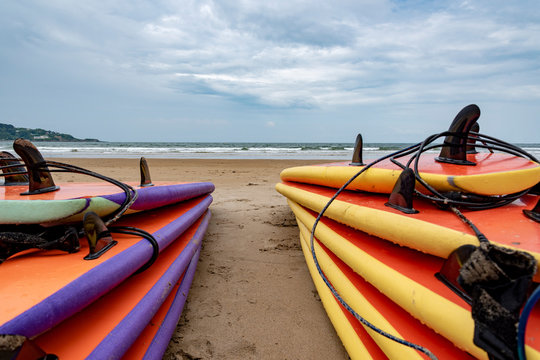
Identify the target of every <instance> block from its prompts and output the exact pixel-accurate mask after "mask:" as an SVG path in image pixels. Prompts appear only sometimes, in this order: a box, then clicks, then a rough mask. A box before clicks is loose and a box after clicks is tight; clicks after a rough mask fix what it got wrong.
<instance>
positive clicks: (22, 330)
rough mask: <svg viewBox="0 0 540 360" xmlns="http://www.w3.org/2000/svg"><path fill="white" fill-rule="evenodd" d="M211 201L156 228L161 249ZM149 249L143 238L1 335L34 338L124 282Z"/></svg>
mask: <svg viewBox="0 0 540 360" xmlns="http://www.w3.org/2000/svg"><path fill="white" fill-rule="evenodd" d="M211 202H212V196H210V195H208V196H207V197H206V198H204V199H203V200H202V201H201V202H199V203H198V204H197V205H195V206H194V207H193V208H191V209H190V210H189V211H187V212H186V213H184V214H182V215H181V216H180V217H178V218H177V219H176V220H174V221H173V222H171V223H169V224H168V225H166V226H164V227H163V228H161V229H160V230H158V231H156V232H155V233H154V234H153V235H154V236H155V238H156V240H157V241H158V243H159V245H160V248H161V249H164V248H166V247H167V246H168V245H169V244H170V243H171V242H172V241H174V240H175V239H176V238H177V237H178V236H180V235H181V234H182V233H183V232H184V231H185V230H186V229H187V228H189V227H190V226H191V225H192V224H193V223H194V222H195V221H196V220H197V219H198V218H199V217H200V216H201V215H202V214H203V213H204V212H205V211H206V209H207V208H208V206H209V205H210V203H211ZM152 252H153V250H152V246H151V244H150V243H149V242H148V241H147V240H146V239H141V240H140V241H138V242H137V243H135V244H133V245H132V246H130V247H129V248H128V249H126V250H124V251H122V252H121V253H119V254H117V255H116V256H114V257H112V258H110V259H108V260H107V261H105V262H103V263H101V264H100V265H98V266H96V267H95V268H93V269H91V270H89V271H88V272H86V273H85V274H83V275H81V276H79V277H78V278H77V279H75V280H73V281H72V282H71V283H69V284H67V285H66V286H64V287H63V288H62V289H60V290H58V291H57V292H55V293H54V294H52V295H51V296H49V297H47V298H46V299H44V300H43V301H41V302H40V303H39V304H36V305H34V306H33V307H31V308H30V309H28V310H26V311H25V312H23V313H21V314H20V315H18V316H16V317H15V318H13V319H12V320H10V321H8V322H6V323H4V324H3V325H2V326H0V334H15V335H23V336H26V337H33V336H36V335H38V334H40V333H42V332H44V331H46V330H48V329H50V328H52V327H53V326H54V325H56V324H58V323H60V322H61V321H63V320H64V319H66V318H68V317H70V316H71V315H73V314H75V313H76V312H78V311H80V310H81V309H83V308H84V307H86V306H87V305H89V304H90V303H92V302H93V301H95V300H96V299H97V298H99V297H100V296H101V295H103V294H105V293H107V292H108V291H110V290H111V289H113V288H114V287H115V286H116V285H118V284H119V283H121V282H122V281H124V279H126V278H127V277H128V276H130V275H131V274H133V273H134V272H135V271H136V270H137V269H138V268H139V267H141V265H143V264H145V263H146V262H147V261H148V260H149V259H150V257H151V256H152Z"/></svg>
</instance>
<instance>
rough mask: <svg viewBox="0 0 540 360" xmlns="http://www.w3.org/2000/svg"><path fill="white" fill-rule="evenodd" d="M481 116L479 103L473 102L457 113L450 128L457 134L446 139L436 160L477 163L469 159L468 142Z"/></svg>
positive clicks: (463, 163)
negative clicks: (470, 133) (474, 125)
mask: <svg viewBox="0 0 540 360" xmlns="http://www.w3.org/2000/svg"><path fill="white" fill-rule="evenodd" d="M479 117H480V108H479V107H478V106H477V105H475V104H471V105H468V106H466V107H464V108H463V109H462V110H461V111H460V112H459V113H458V114H457V115H456V117H455V118H454V121H452V124H451V125H450V128H449V129H448V131H449V132H452V133H455V134H456V135H448V136H447V137H446V138H445V139H444V146H443V147H442V149H441V152H440V154H439V157H437V158H435V160H436V161H439V162H444V163H450V164H457V165H476V164H475V163H473V162H472V161H468V160H467V146H468V145H467V144H468V137H469V131H470V130H471V128H472V126H473V124H474V123H475V122H476V121H477V120H478V118H479Z"/></svg>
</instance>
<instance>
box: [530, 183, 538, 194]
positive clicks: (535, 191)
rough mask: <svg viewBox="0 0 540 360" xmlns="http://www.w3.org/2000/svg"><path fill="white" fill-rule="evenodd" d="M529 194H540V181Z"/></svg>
mask: <svg viewBox="0 0 540 360" xmlns="http://www.w3.org/2000/svg"><path fill="white" fill-rule="evenodd" d="M529 194H531V195H540V182H539V183H538V184H536V185H534V186H533V187H532V188H531V190H529Z"/></svg>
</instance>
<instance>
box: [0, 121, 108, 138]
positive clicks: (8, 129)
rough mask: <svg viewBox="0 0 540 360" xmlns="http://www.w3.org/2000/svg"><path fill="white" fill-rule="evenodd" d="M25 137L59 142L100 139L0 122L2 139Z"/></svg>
mask: <svg viewBox="0 0 540 360" xmlns="http://www.w3.org/2000/svg"><path fill="white" fill-rule="evenodd" d="M18 138H24V139H27V140H30V141H58V142H62V141H65V142H90V141H99V140H98V139H78V138H76V137H74V136H71V135H69V134H62V133H58V132H55V131H49V130H43V129H27V128H17V127H15V126H13V125H10V124H2V123H0V140H15V139H18Z"/></svg>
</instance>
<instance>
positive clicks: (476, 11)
mask: <svg viewBox="0 0 540 360" xmlns="http://www.w3.org/2000/svg"><path fill="white" fill-rule="evenodd" d="M222 3H227V4H226V5H224V4H222ZM0 51H1V56H0V76H1V81H0V122H4V123H11V124H13V125H15V126H22V127H42V128H46V129H52V130H57V131H62V132H69V133H71V134H73V135H75V136H77V137H97V138H100V139H103V140H119V141H141V140H143V141H144V140H146V141H298V142H310V141H329V142H332V141H347V142H353V141H354V138H355V136H356V133H357V132H362V133H363V134H364V139H365V141H368V142H370V141H371V142H375V141H417V140H421V139H422V138H424V137H426V136H427V135H429V134H431V133H433V132H437V131H443V130H446V129H447V128H448V125H449V123H450V122H451V120H452V119H453V117H454V116H455V114H456V113H457V112H458V111H459V110H460V109H461V108H462V107H464V106H465V105H468V104H470V103H476V104H478V105H479V106H480V108H481V109H482V116H481V118H480V124H481V130H482V132H485V133H490V134H492V135H495V136H499V137H502V138H504V139H506V140H509V141H515V142H538V141H540V140H539V136H538V134H539V133H540V125H539V124H540V122H539V119H538V114H539V110H540V3H538V2H537V1H534V0H532V1H518V2H507V1H488V0H486V1H462V2H458V1H421V0H418V1H375V0H372V1H369V0H366V1H332V2H326V1H294V0H287V1H281V0H274V1H271V2H262V1H251V0H244V1H234V2H232V1H230V2H218V1H215V2H214V1H143V0H139V1H128V0H125V1H120V0H119V1H77V2H73V1H60V0H56V1H50V0H49V1H10V0H7V1H3V2H2V3H1V4H0Z"/></svg>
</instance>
